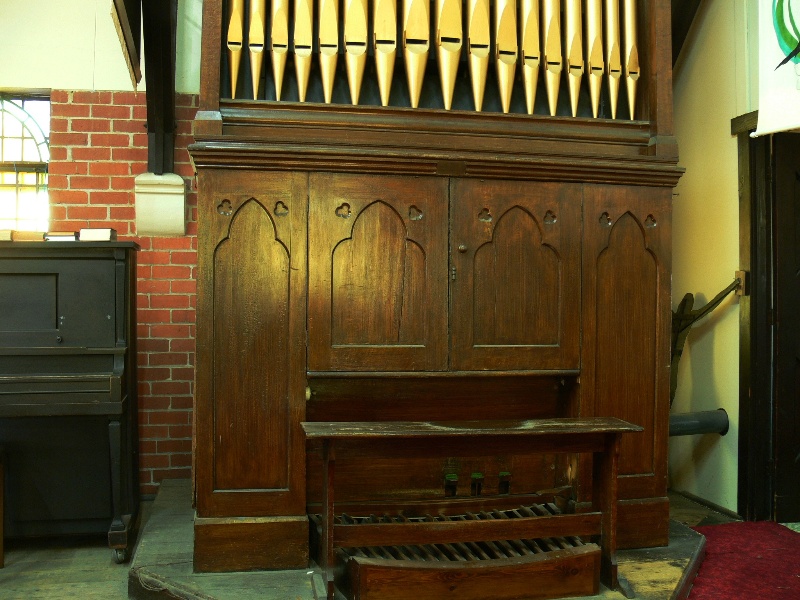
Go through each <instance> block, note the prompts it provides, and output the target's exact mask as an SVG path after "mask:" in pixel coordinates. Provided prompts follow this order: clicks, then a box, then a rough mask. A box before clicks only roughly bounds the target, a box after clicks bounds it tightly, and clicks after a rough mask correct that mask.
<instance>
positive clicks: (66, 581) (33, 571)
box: [0, 535, 128, 600]
mask: <svg viewBox="0 0 800 600" xmlns="http://www.w3.org/2000/svg"><path fill="white" fill-rule="evenodd" d="M5 563H6V566H5V568H4V569H0V599H2V600H17V599H19V600H40V599H41V600H44V599H47V600H56V599H57V600H73V599H75V600H95V599H101V598H102V599H103V600H107V599H112V598H127V595H128V565H125V564H123V565H118V564H116V563H114V561H113V560H112V557H111V550H109V549H108V541H107V540H106V539H105V536H102V535H101V536H91V537H65V538H59V539H48V540H42V539H37V540H24V541H14V540H7V541H6V556H5Z"/></svg>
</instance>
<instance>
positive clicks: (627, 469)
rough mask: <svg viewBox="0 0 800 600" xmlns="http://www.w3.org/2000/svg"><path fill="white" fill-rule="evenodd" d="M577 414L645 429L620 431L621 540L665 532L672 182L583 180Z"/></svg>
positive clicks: (640, 542) (634, 541)
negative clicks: (668, 184)
mask: <svg viewBox="0 0 800 600" xmlns="http://www.w3.org/2000/svg"><path fill="white" fill-rule="evenodd" d="M584 194H585V198H586V202H585V208H584V211H585V212H584V242H583V244H584V247H583V254H584V259H583V302H584V306H586V307H591V310H586V311H584V315H583V344H584V345H583V352H584V359H583V368H582V369H581V390H580V394H581V414H582V415H583V416H603V417H618V418H620V419H624V420H626V421H630V422H631V423H635V424H636V425H639V426H641V427H643V428H644V431H643V432H642V433H634V434H626V435H624V436H622V442H621V444H620V458H619V474H620V477H619V498H620V501H621V502H620V510H619V525H618V533H617V540H618V543H619V544H620V545H622V546H623V547H642V546H655V545H661V544H665V543H666V541H667V538H668V524H669V504H668V501H667V498H666V492H667V441H668V431H669V364H670V324H671V319H672V310H671V309H672V307H671V304H670V241H671V230H670V218H671V201H672V190H671V189H669V188H649V187H644V186H641V187H640V186H603V185H594V186H588V185H587V186H586V189H585V191H584Z"/></svg>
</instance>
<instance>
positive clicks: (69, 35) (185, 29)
mask: <svg viewBox="0 0 800 600" xmlns="http://www.w3.org/2000/svg"><path fill="white" fill-rule="evenodd" d="M111 10H112V0H0V65H1V66H2V68H0V90H4V89H5V90H43V91H48V90H51V89H64V90H132V89H133V84H132V82H131V79H130V76H129V75H128V69H127V67H126V65H125V59H124V57H123V54H122V48H121V46H120V42H119V38H118V37H117V32H116V29H115V28H114V22H113V19H112V17H111ZM178 13H179V14H178V32H177V46H178V51H177V54H178V56H177V65H176V74H175V83H176V88H177V91H178V92H186V93H197V92H198V91H199V89H200V27H201V22H202V0H179V3H178ZM143 83H144V82H142V83H140V86H139V89H144V85H143Z"/></svg>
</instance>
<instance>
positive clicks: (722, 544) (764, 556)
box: [689, 521, 800, 600]
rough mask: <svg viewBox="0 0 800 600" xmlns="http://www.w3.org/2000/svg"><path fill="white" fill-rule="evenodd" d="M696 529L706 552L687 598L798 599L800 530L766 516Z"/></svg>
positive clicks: (702, 599)
mask: <svg viewBox="0 0 800 600" xmlns="http://www.w3.org/2000/svg"><path fill="white" fill-rule="evenodd" d="M694 529H695V531H698V532H700V533H702V534H703V535H704V536H706V557H705V560H704V561H703V562H702V564H701V565H700V570H699V571H698V573H697V579H695V582H694V587H693V588H692V591H691V593H690V594H689V600H736V599H739V598H741V599H746V600H760V599H762V598H763V599H764V600H800V533H795V532H794V531H792V530H791V529H788V528H786V527H784V526H783V525H779V524H777V523H772V522H769V521H762V522H758V523H726V524H724V525H706V526H703V527H695V528H694Z"/></svg>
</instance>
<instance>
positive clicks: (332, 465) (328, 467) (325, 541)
mask: <svg viewBox="0 0 800 600" xmlns="http://www.w3.org/2000/svg"><path fill="white" fill-rule="evenodd" d="M322 463H323V469H324V471H323V477H324V480H323V481H324V485H323V487H322V548H320V558H321V560H322V563H323V564H322V565H320V566H321V567H322V569H323V571H324V573H325V586H326V592H327V596H328V600H333V598H334V593H335V591H334V590H335V584H334V581H333V570H334V567H335V566H336V565H335V560H336V559H335V556H334V553H333V524H334V513H333V501H334V499H333V484H334V480H335V479H336V447H335V446H334V441H333V440H325V441H324V442H323V446H322Z"/></svg>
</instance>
